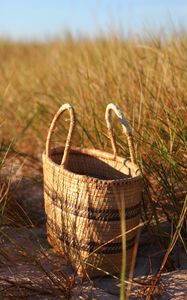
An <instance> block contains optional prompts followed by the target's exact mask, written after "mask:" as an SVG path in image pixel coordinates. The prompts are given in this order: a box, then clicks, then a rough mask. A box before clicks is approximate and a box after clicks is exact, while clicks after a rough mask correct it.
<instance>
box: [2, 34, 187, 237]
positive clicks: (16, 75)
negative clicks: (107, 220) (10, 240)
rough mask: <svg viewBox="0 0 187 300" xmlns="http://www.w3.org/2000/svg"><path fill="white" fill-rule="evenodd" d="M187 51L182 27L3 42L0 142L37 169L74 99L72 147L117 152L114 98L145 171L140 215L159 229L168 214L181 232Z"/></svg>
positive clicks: (59, 135) (61, 132)
mask: <svg viewBox="0 0 187 300" xmlns="http://www.w3.org/2000/svg"><path fill="white" fill-rule="evenodd" d="M186 54H187V34H186V33H185V32H181V33H178V34H176V33H174V34H173V35H171V37H170V38H168V39H167V40H163V39H162V37H159V36H154V35H150V36H149V38H146V39H143V38H136V39H132V38H129V39H127V40H123V39H122V38H121V37H120V36H119V35H118V34H116V35H114V34H113V35H112V34H111V36H110V37H107V38H104V37H103V38H102V37H101V38H97V39H94V40H93V39H89V38H83V39H78V40H75V39H73V38H72V37H71V35H67V36H66V37H65V38H64V39H62V40H54V41H49V42H46V43H38V42H32V43H23V42H22V43H21V42H20V43H15V42H14V43H13V42H11V41H8V40H1V41H0V107H1V110H0V124H1V126H0V131H1V135H0V139H1V141H0V142H1V144H8V143H11V145H12V147H14V149H16V150H15V151H16V152H17V153H21V154H22V155H25V156H26V157H27V158H28V159H29V157H31V158H32V159H33V158H34V159H36V160H35V163H37V164H39V167H40V166H41V163H40V157H41V153H42V152H43V150H44V148H45V140H46V135H47V130H48V128H49V124H50V121H51V119H52V116H53V115H54V113H55V112H56V111H57V109H58V108H59V106H60V105H61V104H62V103H65V102H69V103H71V104H72V105H73V106H74V108H75V110H76V112H77V115H78V124H77V128H76V132H75V136H74V141H73V143H74V146H86V147H92V148H93V147H94V148H100V149H105V150H107V151H112V150H111V145H110V142H109V139H108V136H107V130H106V124H105V120H104V113H105V108H106V105H107V104H108V103H109V102H113V103H117V104H118V105H119V106H120V108H121V109H122V110H123V112H124V114H125V115H126V117H127V119H128V121H129V123H130V124H131V126H132V129H133V135H134V141H135V150H136V157H137V161H138V163H139V166H140V168H141V170H142V173H143V174H144V196H143V211H142V218H143V219H144V221H145V220H147V219H148V220H154V221H155V222H156V223H157V225H158V230H159V222H160V219H161V216H164V218H165V219H166V220H168V221H169V222H170V223H171V226H172V228H175V229H177V225H178V224H180V217H181V211H182V208H183V205H184V199H185V194H186V190H187V185H186V177H185V173H186V166H187V165H186V158H187V154H186V139H187V126H186V119H187V113H186V105H187V88H186V82H187V68H186V64H187V61H186ZM114 124H115V126H116V128H115V132H116V136H117V144H118V149H119V153H120V154H121V155H123V156H124V157H125V158H127V157H129V152H128V147H127V141H126V138H125V136H124V135H123V134H122V133H121V128H120V124H118V122H114ZM68 125H69V122H68V120H67V122H64V120H63V121H62V122H61V123H60V122H59V127H58V130H57V131H56V133H55V138H54V143H55V144H60V145H61V144H63V143H64V142H65V139H66V135H67V129H68ZM31 175H33V176H34V175H35V174H34V172H33V174H31ZM184 223H185V222H184ZM186 228H187V224H186V225H185V224H184V226H183V228H182V229H181V232H180V233H181V235H180V238H181V239H182V241H183V238H184V237H185V236H186ZM173 230H174V229H173ZM183 242H184V241H183Z"/></svg>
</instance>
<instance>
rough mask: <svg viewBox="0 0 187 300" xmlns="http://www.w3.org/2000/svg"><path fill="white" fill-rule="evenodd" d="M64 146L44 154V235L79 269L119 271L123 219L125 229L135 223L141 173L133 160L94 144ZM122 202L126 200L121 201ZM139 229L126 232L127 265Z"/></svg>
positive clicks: (91, 275)
mask: <svg viewBox="0 0 187 300" xmlns="http://www.w3.org/2000/svg"><path fill="white" fill-rule="evenodd" d="M64 151H65V149H64V148H53V149H50V156H49V155H48V154H47V153H46V152H45V153H44V154H43V170H44V199H45V211H46V214H47V235H48V240H49V242H50V243H51V245H52V246H53V247H54V248H55V250H56V251H58V252H60V253H61V254H63V255H65V256H66V257H68V258H69V259H70V261H71V263H72V265H73V266H74V268H76V269H77V271H78V273H79V274H82V275H85V274H86V273H88V274H89V276H90V277H94V276H97V275H101V274H104V273H102V272H101V271H100V269H102V270H104V271H105V272H109V273H112V274H114V273H120V271H121V258H122V238H121V218H125V221H126V231H130V230H131V229H132V228H134V227H136V226H137V225H138V224H139V220H140V202H141V191H142V178H141V176H140V173H139V170H138V168H137V166H136V164H134V163H132V162H130V161H127V162H126V163H124V158H121V157H119V156H115V157H114V155H112V154H109V153H106V152H103V151H100V150H95V149H77V148H74V149H71V150H70V151H69V153H68V160H67V164H66V167H64V166H63V165H62V164H61V161H62V158H63V156H64ZM124 204H125V205H124ZM124 206H125V208H124ZM136 233H137V230H133V231H131V232H129V233H127V235H126V268H127V269H129V267H130V264H131V258H132V252H133V247H134V242H135V238H136Z"/></svg>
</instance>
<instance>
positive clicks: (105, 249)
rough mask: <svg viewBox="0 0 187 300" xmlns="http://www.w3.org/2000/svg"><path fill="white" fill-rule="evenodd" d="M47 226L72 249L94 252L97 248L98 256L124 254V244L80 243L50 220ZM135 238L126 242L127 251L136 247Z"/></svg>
mask: <svg viewBox="0 0 187 300" xmlns="http://www.w3.org/2000/svg"><path fill="white" fill-rule="evenodd" d="M47 225H48V226H49V227H50V228H51V230H52V231H53V232H54V233H55V234H56V235H57V237H58V238H59V239H60V240H61V241H62V242H63V243H65V244H66V246H67V247H72V248H75V249H77V250H81V251H86V252H89V253H91V252H93V251H95V250H96V249H97V248H99V247H101V248H99V249H98V250H96V251H95V252H96V253H98V254H117V253H122V243H121V242H118V243H108V244H106V245H104V246H102V243H96V242H94V241H90V242H88V243H85V242H84V241H82V242H78V241H77V240H76V237H75V238H74V239H73V238H72V236H71V237H69V236H68V235H66V234H62V233H61V232H62V231H61V230H60V228H59V226H58V225H57V224H54V222H53V221H51V220H50V219H49V218H48V220H47ZM134 241H135V237H133V238H132V239H130V240H127V241H126V250H130V249H132V248H133V246H134Z"/></svg>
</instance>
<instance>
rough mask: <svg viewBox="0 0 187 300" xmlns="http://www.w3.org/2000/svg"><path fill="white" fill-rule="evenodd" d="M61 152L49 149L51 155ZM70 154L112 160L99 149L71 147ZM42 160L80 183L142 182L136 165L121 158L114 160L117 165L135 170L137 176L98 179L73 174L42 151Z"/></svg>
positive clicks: (58, 148)
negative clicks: (120, 164) (80, 181)
mask: <svg viewBox="0 0 187 300" xmlns="http://www.w3.org/2000/svg"><path fill="white" fill-rule="evenodd" d="M63 151H64V147H54V148H52V149H51V154H60V153H62V152H63ZM71 153H73V154H77V155H79V154H83V155H86V156H91V157H95V158H105V159H108V160H114V155H113V154H111V153H109V152H106V151H102V150H99V149H91V148H79V147H72V148H71V149H70V154H71ZM42 160H43V162H45V161H46V160H48V161H49V162H50V164H51V165H52V166H53V167H55V168H57V169H59V170H60V169H63V172H65V174H66V175H68V176H69V177H74V178H77V179H80V180H82V181H87V182H88V181H90V182H100V183H102V184H111V183H112V184H120V183H127V184H128V183H129V184H130V183H133V182H139V181H142V175H141V172H140V169H139V167H138V166H137V164H135V163H133V162H131V161H130V160H126V159H125V158H123V157H121V156H116V159H115V160H116V161H117V162H119V163H122V164H124V166H126V167H127V168H129V169H130V170H132V169H135V173H136V174H137V175H136V176H131V177H127V178H120V179H100V178H97V177H93V176H89V175H85V174H84V175H83V174H78V173H74V172H72V171H70V170H68V169H66V168H63V167H62V165H59V164H57V163H55V162H54V161H53V160H52V159H51V158H50V157H47V155H46V151H44V152H43V154H42Z"/></svg>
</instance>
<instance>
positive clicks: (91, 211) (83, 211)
mask: <svg viewBox="0 0 187 300" xmlns="http://www.w3.org/2000/svg"><path fill="white" fill-rule="evenodd" d="M44 190H45V193H46V194H47V195H48V196H49V197H50V198H51V200H52V201H53V203H54V204H55V205H56V206H57V207H59V208H60V209H62V210H63V211H65V212H67V213H70V214H73V215H75V216H79V217H82V218H87V219H90V220H98V221H108V222H111V221H120V214H119V210H118V209H105V210H102V209H96V208H92V207H85V206H80V205H77V204H75V205H73V204H72V203H71V202H68V203H64V202H63V199H62V198H61V197H60V196H59V195H58V193H57V192H55V191H54V190H51V189H50V188H49V187H48V186H47V185H45V187H44ZM139 214H140V203H138V204H136V205H134V206H131V207H128V208H126V209H125V216H126V220H128V219H132V218H135V217H137V216H138V215H139Z"/></svg>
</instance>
